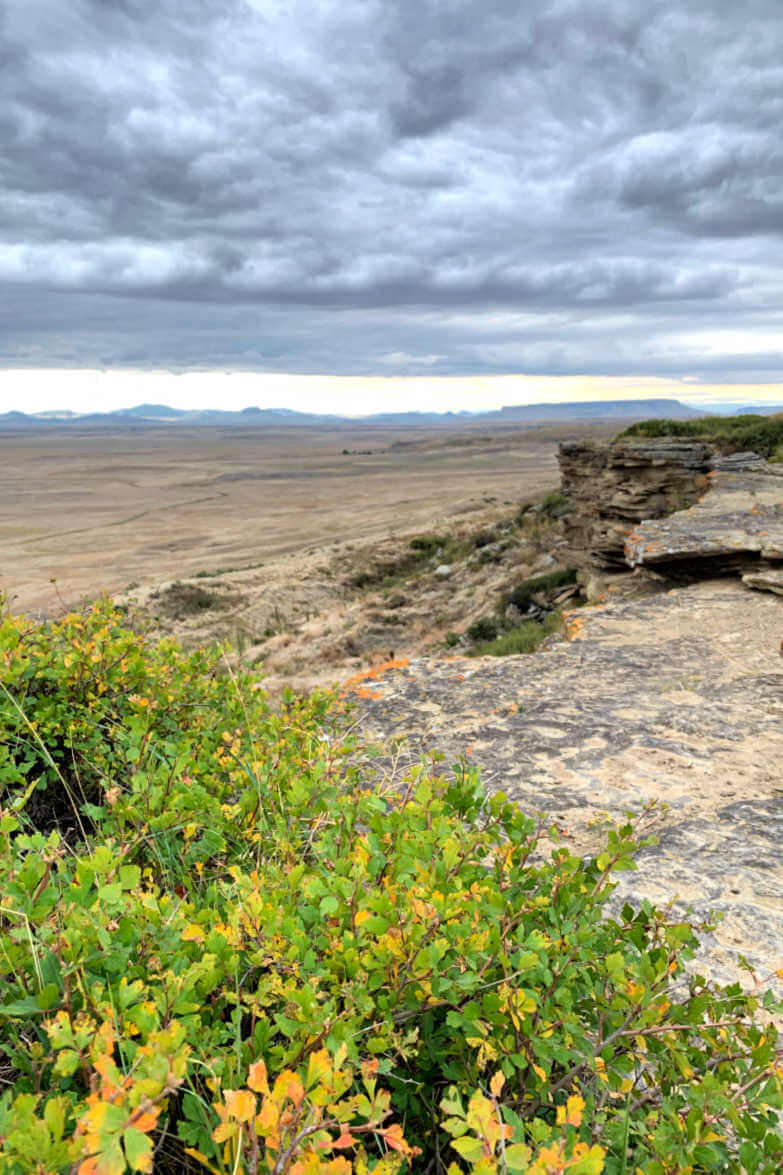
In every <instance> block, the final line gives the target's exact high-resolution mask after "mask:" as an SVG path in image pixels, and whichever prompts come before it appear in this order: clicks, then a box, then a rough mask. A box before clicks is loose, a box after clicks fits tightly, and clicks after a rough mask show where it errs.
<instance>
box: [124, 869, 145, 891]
mask: <svg viewBox="0 0 783 1175" xmlns="http://www.w3.org/2000/svg"><path fill="white" fill-rule="evenodd" d="M119 876H120V886H121V887H122V889H135V888H136V886H137V885H138V884H139V882H140V881H141V869H140V868H139V866H138V865H120V868H119Z"/></svg>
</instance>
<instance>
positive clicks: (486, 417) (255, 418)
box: [0, 399, 707, 429]
mask: <svg viewBox="0 0 783 1175" xmlns="http://www.w3.org/2000/svg"><path fill="white" fill-rule="evenodd" d="M704 415H707V413H705V412H703V411H701V410H699V409H697V408H692V407H690V406H689V405H688V404H684V403H682V401H681V400H667V399H653V400H650V399H648V400H585V401H565V402H562V403H544V404H516V405H509V406H507V407H505V408H498V409H494V410H492V411H489V412H466V411H461V412H379V413H375V414H372V415H369V416H344V415H339V414H336V413H313V412H297V411H295V410H294V409H291V408H255V407H252V406H251V407H248V408H243V409H241V410H239V411H236V412H234V411H231V412H229V411H224V410H222V409H217V408H206V409H187V408H170V407H168V406H167V405H166V404H138V405H137V406H136V407H134V408H121V409H117V410H116V411H113V412H86V413H75V412H71V411H70V410H68V409H62V410H60V411H57V412H37V413H36V412H33V413H24V412H4V413H0V428H36V427H37V428H51V429H54V428H64V429H68V428H73V427H79V426H82V427H83V426H84V425H96V426H97V425H100V426H104V427H120V428H122V427H127V428H130V427H133V426H149V427H154V426H156V425H157V426H172V425H174V426H180V425H224V426H232V425H234V426H241V427H250V428H258V427H264V426H265V427H268V428H273V427H287V428H291V427H299V428H304V427H324V426H331V427H340V426H362V427H367V426H370V427H372V426H374V425H377V426H390V427H395V426H396V427H404V426H407V427H416V426H421V427H425V426H428V427H433V426H436V427H437V426H438V425H449V426H453V425H455V424H457V425H462V424H482V423H484V422H486V423H487V424H517V423H520V424H527V423H530V424H533V423H546V422H547V421H563V420H601V419H606V420H628V419H634V420H643V419H646V418H649V417H660V416H665V417H668V418H672V419H677V420H688V419H693V418H695V417H697V416H704Z"/></svg>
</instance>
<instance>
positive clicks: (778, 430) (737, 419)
mask: <svg viewBox="0 0 783 1175" xmlns="http://www.w3.org/2000/svg"><path fill="white" fill-rule="evenodd" d="M628 437H694V438H698V439H701V440H705V441H710V442H712V443H713V444H714V445H715V446H716V448H718V449H719V450H720V451H721V452H723V453H735V452H740V451H741V450H746V449H747V450H752V451H753V452H755V453H758V454H760V456H762V457H769V456H771V455H772V454H773V453H774V452H775V451H776V450H777V449H778V447H779V446H783V413H780V412H778V413H776V414H774V415H772V416H757V415H755V414H754V413H751V412H748V413H743V414H742V415H740V416H704V417H700V418H698V419H696V420H642V421H639V422H638V423H637V424H632V425H631V427H630V428H627V429H625V431H624V432H621V433H620V435H619V436H618V438H617V439H618V440H624V439H625V438H628Z"/></svg>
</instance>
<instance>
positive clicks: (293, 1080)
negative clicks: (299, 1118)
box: [272, 1069, 305, 1109]
mask: <svg viewBox="0 0 783 1175" xmlns="http://www.w3.org/2000/svg"><path fill="white" fill-rule="evenodd" d="M304 1093H305V1091H304V1086H303V1085H302V1082H301V1081H300V1080H299V1078H298V1077H297V1075H296V1073H292V1072H291V1070H290V1069H284V1070H283V1072H282V1073H280V1074H279V1075H278V1077H277V1080H276V1081H275V1084H274V1089H273V1090H272V1096H273V1097H274V1098H276V1099H277V1100H278V1101H282V1099H283V1098H290V1099H291V1101H292V1102H293V1103H294V1106H295V1107H296V1108H297V1109H298V1108H299V1106H300V1105H301V1104H302V1098H303V1097H304Z"/></svg>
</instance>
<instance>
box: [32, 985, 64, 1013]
mask: <svg viewBox="0 0 783 1175" xmlns="http://www.w3.org/2000/svg"><path fill="white" fill-rule="evenodd" d="M59 998H60V989H59V987H58V986H57V984H56V983H47V984H46V987H42V988H41V990H40V991H39V992H38V995H37V996H36V997H35V999H36V1003H37V1004H38V1007H39V1008H40V1009H41V1011H42V1012H48V1011H49V1009H50V1008H53V1007H54V1005H55V1004H56V1003H57V1001H58V1000H59Z"/></svg>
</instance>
